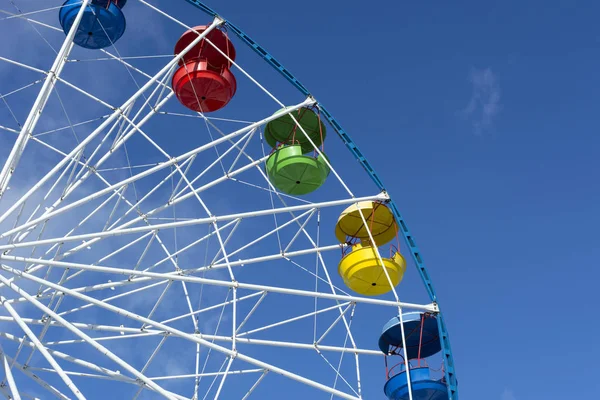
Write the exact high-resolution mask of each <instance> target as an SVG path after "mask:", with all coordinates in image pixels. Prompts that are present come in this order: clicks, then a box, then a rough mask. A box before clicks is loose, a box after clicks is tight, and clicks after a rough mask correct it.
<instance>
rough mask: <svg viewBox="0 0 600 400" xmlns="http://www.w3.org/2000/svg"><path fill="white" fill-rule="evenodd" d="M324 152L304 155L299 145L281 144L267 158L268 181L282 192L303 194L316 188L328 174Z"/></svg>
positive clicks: (323, 181)
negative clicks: (313, 155)
mask: <svg viewBox="0 0 600 400" xmlns="http://www.w3.org/2000/svg"><path fill="white" fill-rule="evenodd" d="M324 160H325V154H320V155H319V156H317V157H312V156H307V155H304V154H303V152H302V147H301V146H300V145H293V146H281V147H279V148H278V149H277V150H275V151H274V152H273V153H272V154H271V155H270V156H269V158H268V159H267V162H266V171H267V175H268V177H269V181H270V182H271V183H272V184H273V186H275V188H277V190H280V191H281V192H283V193H287V194H291V195H303V194H308V193H310V192H313V191H315V190H317V189H318V188H319V187H321V186H322V185H323V183H325V180H326V179H327V176H329V172H330V169H329V166H328V165H327V164H326V163H325V161H324Z"/></svg>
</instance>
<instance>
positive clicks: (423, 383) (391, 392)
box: [383, 363, 448, 400]
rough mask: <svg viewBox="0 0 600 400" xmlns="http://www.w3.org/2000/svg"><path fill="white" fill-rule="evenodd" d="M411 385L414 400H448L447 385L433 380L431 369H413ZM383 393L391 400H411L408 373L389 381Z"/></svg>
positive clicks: (393, 377)
mask: <svg viewBox="0 0 600 400" xmlns="http://www.w3.org/2000/svg"><path fill="white" fill-rule="evenodd" d="M402 365H404V363H402ZM410 383H411V389H412V399H413V400H448V389H447V388H446V384H445V383H444V382H443V381H442V380H436V379H433V378H432V377H431V371H430V369H429V367H420V368H411V369H410ZM383 392H384V393H385V395H386V396H387V398H388V399H390V400H409V399H410V396H409V389H408V376H407V374H406V371H403V372H401V373H399V374H397V375H394V376H392V377H391V378H390V379H388V381H387V382H386V384H385V386H384V387H383Z"/></svg>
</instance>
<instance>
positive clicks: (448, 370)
mask: <svg viewBox="0 0 600 400" xmlns="http://www.w3.org/2000/svg"><path fill="white" fill-rule="evenodd" d="M185 1H187V2H188V3H190V4H192V5H194V6H195V7H197V8H199V9H200V10H202V11H204V12H205V13H206V14H208V15H209V16H211V17H213V18H214V17H219V18H221V19H223V21H225V23H224V24H225V26H227V27H228V28H229V29H231V30H232V31H233V32H234V33H235V34H236V35H237V36H238V37H239V38H240V39H241V40H242V41H243V42H244V43H246V44H247V45H248V46H250V47H251V48H252V49H253V50H254V51H255V52H256V53H258V55H260V56H261V57H262V58H263V59H264V60H265V61H266V62H267V63H269V64H270V65H271V66H272V67H273V68H275V69H276V70H277V71H279V73H280V74H281V75H283V76H284V77H285V78H286V79H287V80H288V81H289V82H290V83H291V84H292V85H294V86H295V87H296V89H298V90H299V91H300V92H301V93H303V94H304V95H306V96H311V94H310V92H309V91H308V89H307V88H306V87H305V86H304V85H303V84H301V83H300V81H299V80H298V79H296V77H295V76H294V75H293V74H292V73H291V72H290V71H288V70H287V69H286V68H285V67H284V66H283V65H282V64H281V63H280V62H279V61H277V60H276V59H275V57H273V56H272V55H271V54H270V53H268V52H267V51H266V50H265V49H264V48H263V47H262V46H260V45H259V44H258V43H257V42H255V41H254V40H253V39H252V38H250V36H248V35H246V34H245V33H244V32H243V31H242V30H241V29H240V28H238V27H237V26H236V25H234V24H233V23H231V22H229V21H228V20H226V19H225V18H223V17H221V16H220V15H219V14H217V12H216V11H214V10H213V9H212V8H210V7H208V6H207V5H206V4H204V3H203V2H201V1H199V0H185ZM317 106H318V107H319V109H320V110H321V112H322V113H323V115H324V116H325V117H326V118H327V120H328V121H329V123H330V124H331V126H333V128H334V129H335V131H336V132H337V134H338V135H339V136H340V138H341V139H342V141H343V142H344V143H345V144H346V147H348V149H349V150H350V151H351V152H352V154H354V157H356V159H357V160H358V161H359V162H360V163H361V165H362V166H363V168H364V169H365V170H366V171H367V172H368V173H369V175H370V176H371V179H373V181H374V182H375V184H376V185H377V187H378V188H379V189H380V190H381V191H386V190H385V186H384V185H383V182H382V181H381V179H379V176H378V175H377V173H376V172H375V170H374V169H373V167H372V166H371V164H369V162H368V161H367V159H366V158H365V156H363V155H362V153H361V152H360V151H359V150H358V146H356V144H355V143H354V142H353V141H352V139H350V136H349V135H348V133H347V132H346V131H345V130H344V128H342V126H341V125H340V124H339V123H338V121H337V120H336V119H335V118H334V117H333V115H331V113H329V111H327V109H326V108H325V106H324V105H323V104H321V103H320V102H317ZM386 192H387V191H386ZM390 199H391V197H390ZM389 205H390V208H391V209H392V211H393V213H394V216H395V217H396V221H397V222H398V225H399V226H400V232H402V236H404V240H405V241H406V244H407V245H408V247H409V249H410V251H411V254H412V257H413V260H414V261H415V265H416V266H417V270H418V271H419V275H421V279H422V280H423V283H424V284H425V288H426V289H427V293H428V294H429V298H430V299H431V301H432V302H434V303H436V304H438V306H439V303H438V301H437V295H436V294H435V290H434V288H433V283H432V282H431V278H430V277H429V273H428V272H427V269H426V268H425V263H424V262H423V258H422V257H421V252H420V250H419V247H418V246H417V244H416V243H415V240H414V238H413V236H412V234H411V233H410V230H409V229H408V226H407V224H406V222H405V220H404V218H403V217H402V214H400V211H399V210H398V207H397V206H396V203H394V200H390V201H389ZM437 319H438V329H439V333H440V341H441V343H442V353H443V355H444V369H445V374H446V382H448V384H447V385H448V398H449V399H450V400H458V383H457V380H456V374H455V370H454V357H453V356H452V348H451V347H450V337H449V335H448V330H447V329H446V323H445V322H444V318H443V315H442V313H441V312H440V313H439V314H438V318H437Z"/></svg>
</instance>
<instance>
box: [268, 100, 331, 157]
mask: <svg viewBox="0 0 600 400" xmlns="http://www.w3.org/2000/svg"><path fill="white" fill-rule="evenodd" d="M288 109H289V107H286V108H283V109H281V110H279V111H277V112H276V113H275V114H274V115H277V114H280V113H283V112H284V111H286V110H288ZM290 115H292V116H293V117H294V118H295V119H296V121H298V124H296V122H294V120H293V119H292V117H291V116H290ZM298 126H301V127H302V129H304V131H305V132H306V134H307V135H308V136H309V137H310V139H311V140H312V141H313V143H314V144H315V146H317V147H318V146H321V144H323V141H324V140H325V136H326V134H327V129H326V128H325V124H323V122H322V121H321V119H320V118H319V116H318V115H317V114H316V113H315V112H314V111H313V110H311V109H310V108H300V109H298V110H295V111H292V112H290V113H288V114H285V115H282V116H281V117H279V118H277V119H274V120H272V121H270V122H269V123H267V125H266V127H265V140H266V141H267V143H268V144H269V145H270V146H271V147H273V148H275V147H277V143H284V144H300V146H302V152H303V153H308V152H310V151H312V150H313V145H312V144H311V143H310V142H309V141H308V139H307V138H306V136H305V135H304V133H303V132H302V131H301V130H300V129H298Z"/></svg>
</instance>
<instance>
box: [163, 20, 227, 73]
mask: <svg viewBox="0 0 600 400" xmlns="http://www.w3.org/2000/svg"><path fill="white" fill-rule="evenodd" d="M207 28H208V26H206V25H200V26H196V27H194V28H193V29H191V30H189V31H187V32H185V33H184V34H183V35H181V37H180V38H179V40H178V41H177V43H176V44H175V54H179V53H181V52H182V51H183V50H184V49H185V48H186V47H188V46H189V45H190V44H191V43H192V42H193V41H194V39H196V38H197V37H198V35H200V34H202V33H203V32H204V31H205V30H206V29H207ZM207 39H208V41H210V42H211V43H212V44H213V45H214V46H215V47H217V48H218V49H219V50H221V51H222V52H223V53H224V54H226V55H227V57H229V58H230V59H231V61H235V47H234V46H233V43H231V41H230V40H229V38H228V37H227V34H226V33H225V32H223V31H222V30H220V29H217V28H215V29H213V30H211V31H210V32H208V34H207V35H206V36H205V38H204V39H202V40H200V42H198V43H197V44H196V45H195V46H194V47H192V48H191V49H190V51H188V52H187V53H186V54H185V55H184V56H183V58H182V59H181V60H180V61H179V65H183V64H185V63H187V62H190V61H198V60H200V61H206V63H207V68H208V69H209V70H212V71H217V72H220V71H221V70H222V69H223V68H227V69H229V68H231V61H229V60H228V59H227V57H225V56H224V55H223V54H221V53H220V52H219V50H217V49H215V47H213V46H212V45H211V44H210V43H208V41H207Z"/></svg>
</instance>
